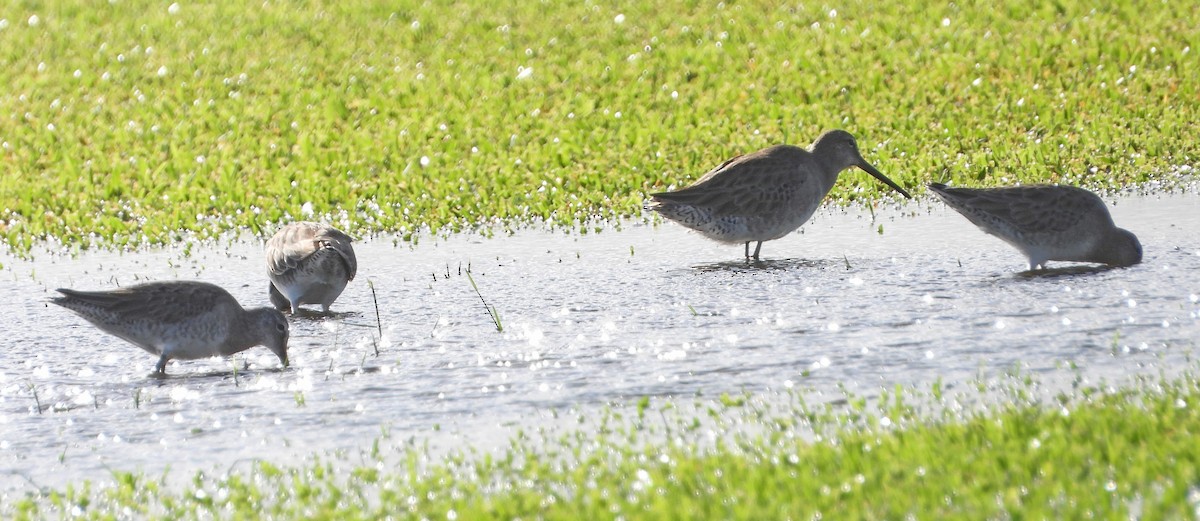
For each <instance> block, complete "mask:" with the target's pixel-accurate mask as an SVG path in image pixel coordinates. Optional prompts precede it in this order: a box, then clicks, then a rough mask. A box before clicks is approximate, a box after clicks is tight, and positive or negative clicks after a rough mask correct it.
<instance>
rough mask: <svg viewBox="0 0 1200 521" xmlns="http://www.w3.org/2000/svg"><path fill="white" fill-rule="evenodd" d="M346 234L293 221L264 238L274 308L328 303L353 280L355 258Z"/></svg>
mask: <svg viewBox="0 0 1200 521" xmlns="http://www.w3.org/2000/svg"><path fill="white" fill-rule="evenodd" d="M350 242H351V239H350V236H349V235H346V234H345V233H342V232H341V230H338V229H337V228H334V227H332V226H329V225H326V224H320V223H313V222H296V223H291V224H289V225H287V226H284V227H283V228H281V229H280V230H279V231H278V232H276V233H275V235H274V236H273V237H271V239H270V240H269V241H267V277H268V278H269V279H270V281H271V283H270V285H269V287H268V292H269V294H270V297H271V303H272V304H273V305H274V306H275V308H276V309H279V310H281V311H289V312H291V313H296V312H298V311H299V310H300V305H301V304H320V305H321V310H322V311H324V312H326V313H328V312H329V306H330V305H331V304H333V301H334V300H337V298H338V296H340V295H341V294H342V290H344V289H346V283H347V282H349V281H351V280H354V275H355V274H356V273H357V272H358V259H357V258H355V256H354V247H353V246H351V245H350Z"/></svg>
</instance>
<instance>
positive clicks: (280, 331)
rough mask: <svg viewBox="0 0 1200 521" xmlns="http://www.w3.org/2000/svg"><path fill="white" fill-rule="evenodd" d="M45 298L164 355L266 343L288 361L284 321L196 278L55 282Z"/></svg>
mask: <svg viewBox="0 0 1200 521" xmlns="http://www.w3.org/2000/svg"><path fill="white" fill-rule="evenodd" d="M58 292H59V293H62V294H63V296H61V297H55V298H54V299H52V300H51V302H54V303H55V304H58V305H60V306H62V307H64V308H67V309H69V310H71V311H74V312H75V314H77V315H79V316H81V317H83V318H84V319H85V320H87V321H88V322H91V323H92V324H93V325H95V326H96V327H98V328H100V330H102V331H104V332H105V333H108V334H110V335H115V336H117V337H120V338H123V339H125V340H126V341H128V342H130V343H132V344H133V345H136V346H138V347H140V348H142V349H144V350H146V352H148V353H150V354H152V355H157V356H158V357H159V358H158V365H156V366H154V369H155V371H157V372H158V373H159V374H166V370H167V362H168V361H169V360H175V359H178V360H195V359H198V358H208V357H210V356H217V355H221V356H229V355H232V354H235V353H240V352H242V351H245V350H247V349H249V348H251V347H254V346H257V345H263V346H267V349H270V350H271V352H272V353H275V356H278V357H279V361H280V362H283V365H284V367H287V365H288V357H287V341H288V323H287V319H285V318H284V317H283V313H280V312H279V311H278V310H275V309H271V308H256V309H245V308H243V307H242V305H241V304H238V301H237V299H235V298H233V295H230V294H229V292H228V291H225V290H224V289H222V288H220V287H219V286H215V285H213V284H209V283H207V282H196V281H166V282H150V283H146V284H138V285H136V286H127V287H124V288H118V289H114V290H109V291H76V290H73V289H65V288H60V289H59V290H58Z"/></svg>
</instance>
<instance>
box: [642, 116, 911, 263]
mask: <svg viewBox="0 0 1200 521" xmlns="http://www.w3.org/2000/svg"><path fill="white" fill-rule="evenodd" d="M852 166H857V167H859V168H861V169H863V170H865V171H866V172H867V173H868V174H871V175H872V176H874V177H875V178H876V179H878V180H880V181H883V182H884V183H886V184H887V185H888V186H890V187H892V189H894V190H896V191H897V192H900V194H901V195H903V196H904V197H907V198H910V199H911V198H912V196H910V195H909V194H908V192H906V191H904V189H903V188H900V186H899V185H897V184H896V183H894V182H892V180H891V179H888V178H887V177H886V176H884V175H883V174H881V173H879V170H876V169H875V167H873V166H871V164H870V163H868V162H867V161H866V160H865V159H863V157H862V154H861V153H859V151H858V144H857V143H856V142H855V141H854V136H852V135H850V133H849V132H846V131H845V130H831V131H829V132H826V133H824V134H822V135H821V137H819V138H817V141H816V142H814V143H813V145H812V151H808V150H804V149H803V148H800V147H795V146H791V145H776V146H773V147H770V148H765V149H763V150H759V151H758V152H753V153H750V154H746V155H742V156H738V157H735V158H733V159H730V160H728V161H726V162H724V163H721V165H720V166H718V167H716V168H714V169H712V170H710V171H709V172H708V173H706V174H704V176H703V177H701V178H700V179H699V180H697V181H696V182H695V183H694V184H692V185H691V186H689V187H687V188H683V189H681V190H676V191H674V192H661V193H656V194H650V197H651V202H650V204H649V205H647V207H648V208H650V209H651V210H654V211H656V212H658V213H660V214H662V215H663V216H664V217H666V218H668V219H671V220H672V221H675V222H677V223H679V224H682V225H684V226H686V227H688V228H691V229H693V230H696V231H698V232H700V233H701V234H703V235H704V236H705V237H708V238H710V239H713V240H716V241H720V242H726V243H735V244H736V243H745V245H746V248H745V253H746V259H747V260H749V259H750V258H752V257H751V255H750V243H751V242H757V243H758V245H757V246H755V247H754V255H753V259H754V260H758V254H759V252H760V251H761V250H762V243H763V242H764V241H770V240H775V239H778V238H780V237H783V236H785V235H787V234H789V233H791V232H793V231H795V230H796V229H797V228H799V227H800V225H802V224H804V223H805V222H807V221H808V218H809V217H812V214H813V212H816V211H817V208H818V207H819V206H820V205H821V200H822V199H824V198H825V195H826V194H828V193H829V190H831V189H832V188H833V183H834V182H835V181H837V178H838V174H840V173H841V172H842V171H843V170H846V169H847V168H850V167H852Z"/></svg>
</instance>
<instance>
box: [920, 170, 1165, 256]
mask: <svg viewBox="0 0 1200 521" xmlns="http://www.w3.org/2000/svg"><path fill="white" fill-rule="evenodd" d="M929 189H930V190H931V191H932V192H933V193H934V194H936V195H937V196H938V197H939V198H940V199H941V200H942V201H944V202H945V203H946V205H947V206H949V207H950V208H953V209H954V211H956V212H958V213H960V214H962V215H963V216H964V217H966V218H967V219H968V220H970V221H971V222H972V223H974V224H975V225H976V226H978V227H979V228H980V229H982V230H983V231H984V232H987V233H989V234H991V235H995V236H996V237H999V238H1000V239H1001V240H1003V241H1004V242H1007V243H1009V244H1011V245H1012V246H1014V247H1016V248H1017V249H1018V250H1020V251H1021V253H1023V254H1025V256H1026V257H1027V258H1028V259H1029V269H1031V270H1032V269H1037V268H1044V267H1045V265H1046V262H1048V261H1052V260H1053V261H1070V262H1096V263H1101V264H1107V265H1110V266H1132V265H1134V264H1137V263H1139V262H1141V261H1142V245H1141V243H1140V242H1138V239H1137V236H1135V235H1134V234H1133V233H1131V232H1129V231H1128V230H1124V229H1121V228H1117V226H1116V225H1115V224H1114V223H1113V220H1112V216H1111V215H1109V213H1108V207H1106V206H1105V205H1104V201H1103V200H1101V199H1100V197H1099V196H1097V195H1096V194H1094V193H1092V192H1089V191H1087V190H1084V189H1082V188H1076V187H1073V186H1019V187H1011V188H950V187H948V186H946V185H944V184H941V183H933V184H930V185H929Z"/></svg>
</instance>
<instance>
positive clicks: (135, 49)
mask: <svg viewBox="0 0 1200 521" xmlns="http://www.w3.org/2000/svg"><path fill="white" fill-rule="evenodd" d="M509 4H511V5H509ZM1198 26H1200V12H1197V11H1196V10H1194V9H1179V8H1178V6H1176V5H1174V4H1171V3H1166V2H1157V1H1154V2H1150V1H1145V2H1143V1H1139V2H1118V3H1114V4H1112V5H1103V6H1098V7H1096V6H1094V5H1093V4H1090V3H1083V2H1075V1H1067V2H1057V3H1045V2H1019V1H1018V2H1001V3H996V2H966V3H963V2H958V3H956V4H953V5H949V6H943V7H937V8H929V7H926V6H925V5H924V4H921V3H919V2H852V3H845V4H824V3H820V2H815V3H803V4H802V5H791V4H789V5H786V6H780V5H777V4H776V3H766V2H763V3H760V2H726V3H717V2H706V3H697V2H678V3H676V4H675V5H663V4H661V3H656V4H654V5H653V6H651V5H650V4H647V5H645V6H642V5H630V6H626V7H620V8H617V7H614V6H610V5H600V4H592V3H570V4H561V3H554V4H546V5H542V4H539V3H536V2H511V3H494V2H492V3H482V2H464V3H450V2H432V3H425V4H420V5H416V4H412V3H402V5H399V6H397V5H396V4H395V3H390V2H380V3H378V4H375V5H366V6H363V5H360V3H358V2H350V3H346V2H324V1H317V2H257V1H256V2H244V3H243V2H211V3H205V2H184V3H180V4H173V6H171V7H169V2H147V1H140V0H131V1H124V0H123V1H120V2H103V3H99V4H79V3H77V2H57V1H55V2H34V1H25V2H16V3H9V4H7V6H6V7H5V8H4V9H3V10H0V70H3V71H5V72H4V74H5V81H4V88H3V89H0V172H2V173H3V174H2V175H0V201H3V204H0V236H2V237H3V241H4V242H6V243H7V244H8V245H9V246H10V247H11V248H13V249H14V250H16V251H18V252H23V251H28V249H29V248H30V247H31V245H32V244H34V243H36V242H37V241H39V240H47V239H49V240H63V241H67V242H70V243H72V244H79V245H83V246H87V245H90V244H95V243H103V244H113V245H116V246H122V245H126V244H131V243H132V244H142V243H147V242H150V243H155V242H162V241H172V240H176V239H178V238H179V237H181V236H184V235H190V234H191V233H193V232H194V233H195V234H198V235H199V236H201V237H204V236H211V235H214V234H216V233H219V232H221V231H224V230H227V229H231V228H242V229H250V230H252V231H255V232H256V233H263V232H264V230H263V229H264V228H268V230H266V231H269V228H271V227H273V226H274V224H275V223H277V222H279V221H281V220H287V219H291V218H298V217H306V216H309V215H313V216H316V217H327V218H331V219H333V220H334V221H335V222H337V223H339V224H340V225H342V226H343V227H345V228H347V229H348V231H350V232H352V233H356V234H363V233H369V232H372V231H391V232H399V233H401V234H411V233H414V232H416V231H417V230H421V229H424V227H425V226H428V227H431V228H433V229H444V227H449V229H457V228H460V227H463V226H471V225H474V224H477V223H484V222H494V221H499V222H502V223H508V224H519V223H520V222H523V221H526V220H529V219H534V218H541V219H547V220H549V221H551V222H553V223H556V224H560V225H565V226H575V225H577V223H578V222H580V221H583V220H586V219H589V218H593V217H600V218H611V217H619V216H628V215H637V214H639V212H640V206H641V203H642V201H643V198H644V193H645V192H646V191H650V190H657V189H663V188H666V187H668V186H669V185H672V184H679V183H686V182H688V181H690V180H692V179H694V178H696V177H698V176H699V175H700V174H702V173H703V172H704V171H705V170H707V169H708V168H710V167H712V166H714V165H716V164H718V163H719V162H720V161H722V160H723V159H725V158H728V157H730V156H732V155H735V154H738V153H743V152H747V151H751V150H754V149H757V148H760V147H763V146H766V145H770V144H774V143H779V142H789V143H796V144H807V143H809V142H810V141H811V140H812V139H813V138H814V137H815V136H816V135H817V134H818V133H820V132H821V131H822V130H824V129H829V128H834V127H842V128H846V129H848V130H851V131H852V132H854V133H855V134H857V135H858V136H859V140H860V143H861V144H862V145H863V146H864V147H865V149H866V150H865V151H864V152H865V155H866V156H867V158H868V159H869V160H870V161H872V162H873V163H874V164H875V165H877V166H878V167H879V168H880V169H881V170H882V171H883V172H884V173H886V174H887V175H889V176H891V177H892V178H893V179H896V180H897V181H899V182H900V183H901V184H903V185H905V186H907V187H915V186H918V185H920V184H922V183H924V182H927V181H929V180H939V181H946V180H951V179H953V180H957V181H960V182H964V183H971V184H982V185H997V184H1009V183H1013V182H1016V181H1026V182H1028V181H1062V182H1069V183H1076V184H1083V185H1087V186H1093V187H1106V186H1119V185H1124V184H1128V183H1131V182H1137V181H1142V180H1146V179H1148V178H1151V177H1153V176H1157V175H1163V174H1164V173H1167V172H1170V171H1171V169H1172V168H1173V167H1175V166H1178V165H1190V164H1192V163H1193V162H1194V161H1195V157H1196V155H1197V148H1196V143H1195V140H1194V139H1193V136H1194V123H1195V121H1196V119H1197V110H1196V108H1197V106H1198V105H1200V90H1198V88H1200V87H1198V84H1197V82H1196V81H1193V80H1194V78H1195V77H1197V75H1198V73H1200V71H1198V67H1197V55H1198V54H1200V53H1198V51H1196V50H1193V49H1192V46H1194V45H1195V44H1196V43H1197V42H1196V41H1195V39H1196V32H1195V28H1196V27H1198ZM858 187H865V189H866V190H867V194H869V195H874V194H878V193H882V192H883V191H884V190H880V188H881V186H879V185H878V183H875V182H873V181H871V180H869V179H867V178H866V176H864V175H862V174H855V175H852V176H848V178H847V179H844V180H843V182H842V183H841V184H840V185H839V186H838V187H837V188H835V195H836V196H837V197H840V198H848V197H854V194H855V193H856V189H857V188H858Z"/></svg>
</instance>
